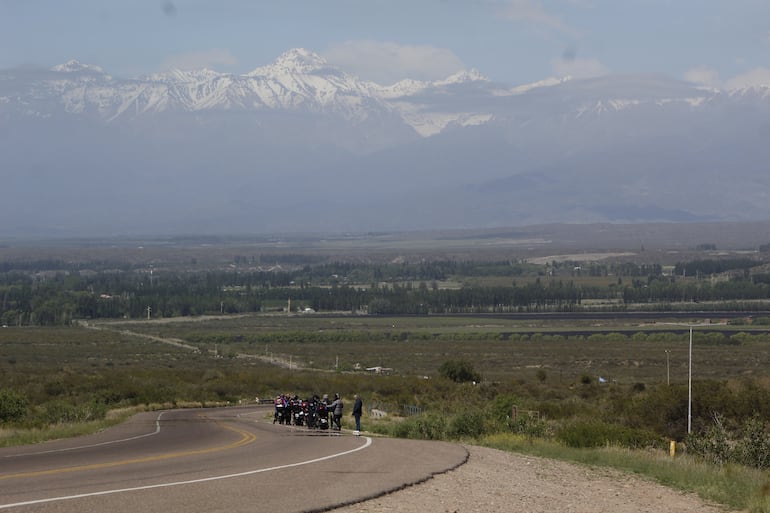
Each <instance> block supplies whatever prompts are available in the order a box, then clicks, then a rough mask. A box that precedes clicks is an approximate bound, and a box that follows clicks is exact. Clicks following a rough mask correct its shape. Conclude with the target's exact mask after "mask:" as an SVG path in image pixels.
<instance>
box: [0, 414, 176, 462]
mask: <svg viewBox="0 0 770 513" xmlns="http://www.w3.org/2000/svg"><path fill="white" fill-rule="evenodd" d="M164 413H166V412H165V411H162V412H160V414H159V415H158V418H156V419H155V431H153V432H151V433H145V434H143V435H137V436H132V437H130V438H121V439H120V440H110V441H109V442H100V443H98V444H91V445H79V446H77V447H67V448H66V449H51V450H50V451H38V452H25V453H23V454H10V455H8V456H3V458H19V457H22V456H35V455H38V454H51V453H54V452H67V451H77V450H78V449H88V448H89V447H100V446H102V445H111V444H118V443H123V442H130V441H131V440H138V439H140V438H145V437H147V436H153V435H157V434H158V433H160V418H161V417H162V416H163V414H164Z"/></svg>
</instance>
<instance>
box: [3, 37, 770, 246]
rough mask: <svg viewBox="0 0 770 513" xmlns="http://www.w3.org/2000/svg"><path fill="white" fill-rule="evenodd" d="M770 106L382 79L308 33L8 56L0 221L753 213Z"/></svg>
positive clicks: (743, 100) (176, 227) (583, 219)
mask: <svg viewBox="0 0 770 513" xmlns="http://www.w3.org/2000/svg"><path fill="white" fill-rule="evenodd" d="M769 120H770V88H767V87H753V88H744V89H740V90H727V91H722V90H714V89H706V88H701V87H696V86H693V85H692V84H688V83H686V82H683V81H679V80H674V79H671V78H669V77H666V76H665V75H660V74H626V75H605V76H601V77H595V78H591V79H581V80H578V79H574V78H569V77H564V78H559V79H546V80H544V81H541V82H538V83H534V84H528V85H519V86H513V87H512V86H510V85H507V84H499V83H495V82H493V81H491V80H488V79H487V78H486V77H484V75H483V74H482V73H481V72H479V71H477V70H473V69H471V70H466V71H460V72H458V73H456V74H454V75H451V76H449V77H447V78H445V79H442V80H435V81H432V82H426V81H417V80H410V79H406V80H402V81H400V82H397V83H395V84H390V85H380V84H376V83H374V82H370V81H366V80H360V79H359V78H357V77H355V76H354V75H351V74H349V73H347V72H345V71H344V70H342V69H339V68H337V67H335V66H331V65H329V63H328V62H326V61H325V60H324V59H323V58H322V57H321V56H320V55H318V54H315V53H313V52H311V51H309V50H303V49H294V50H290V51H289V52H286V53H284V54H282V55H281V56H279V57H278V58H277V59H276V60H275V61H274V62H273V63H271V64H268V65H266V66H261V67H257V68H255V69H254V70H252V71H250V72H248V73H245V74H232V73H219V72H216V71H213V70H206V69H203V70H187V71H183V70H171V71H167V72H164V73H157V74H153V75H148V76H144V77H139V78H132V79H123V78H115V77H113V76H111V75H109V74H108V72H107V71H105V70H104V69H102V68H100V67H98V66H93V65H88V64H83V63H81V62H78V61H75V60H72V61H68V62H66V63H63V64H61V65H58V66H54V67H53V68H51V69H47V70H29V69H25V70H3V71H0V129H2V131H3V134H4V137H2V138H0V154H1V155H3V166H2V168H3V170H4V171H5V173H4V175H5V176H4V178H5V181H4V183H3V188H4V189H3V193H4V197H3V201H2V202H0V216H2V217H3V218H4V219H11V220H13V222H12V223H10V224H8V225H6V226H4V227H0V236H2V235H3V234H18V233H24V234H27V233H36V234H41V235H52V234H53V235H56V234H66V235H73V234H76V233H77V232H87V233H94V234H99V235H112V234H114V233H129V232H130V233H139V232H143V231H148V232H152V233H178V232H195V231H205V232H208V233H223V232H234V231H235V232H240V233H243V232H249V231H253V232H259V233H265V232H275V231H326V232H328V231H343V232H344V231H370V230H396V231H404V230H431V229H439V228H464V229H465V228H467V229H475V228H490V227H495V226H511V225H514V226H518V225H531V224H541V223H564V222H567V223H597V222H624V223H626V222H631V223H632V222H649V221H655V222H683V221H685V222H692V221H722V222H742V221H755V220H765V219H770V174H768V173H767V172H766V170H767V167H766V163H767V162H769V161H770V145H768V144H766V141H767V136H768V135H770V121H769Z"/></svg>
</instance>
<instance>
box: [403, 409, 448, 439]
mask: <svg viewBox="0 0 770 513" xmlns="http://www.w3.org/2000/svg"><path fill="white" fill-rule="evenodd" d="M446 431H447V420H446V416H444V415H441V414H438V413H426V414H423V415H415V416H413V417H409V418H408V419H406V420H404V421H403V422H400V423H398V424H396V426H395V427H394V428H393V436H396V437H398V438H412V439H417V440H443V439H444V438H445V437H446Z"/></svg>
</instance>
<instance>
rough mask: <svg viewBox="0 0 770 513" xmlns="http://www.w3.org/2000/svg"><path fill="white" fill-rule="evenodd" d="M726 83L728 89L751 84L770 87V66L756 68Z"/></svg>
mask: <svg viewBox="0 0 770 513" xmlns="http://www.w3.org/2000/svg"><path fill="white" fill-rule="evenodd" d="M725 85H726V86H727V88H728V89H741V88H744V87H751V86H767V87H770V68H754V69H753V70H751V71H748V72H746V73H743V74H742V75H738V76H737V77H733V78H731V79H730V80H728V81H727V83H726V84H725Z"/></svg>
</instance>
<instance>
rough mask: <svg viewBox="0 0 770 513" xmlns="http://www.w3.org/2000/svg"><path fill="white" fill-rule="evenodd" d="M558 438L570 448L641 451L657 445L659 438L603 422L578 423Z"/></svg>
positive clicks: (569, 425)
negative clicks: (607, 446) (612, 447)
mask: <svg viewBox="0 0 770 513" xmlns="http://www.w3.org/2000/svg"><path fill="white" fill-rule="evenodd" d="M557 438H558V439H559V440H561V441H562V442H564V444H566V445H567V446H569V447H575V448H590V447H602V446H604V445H613V446H619V447H626V448H629V449H639V448H643V447H649V446H654V445H657V443H658V442H659V438H658V437H657V436H656V435H654V434H652V433H650V432H648V431H644V430H641V429H634V428H629V427H626V426H620V425H617V424H608V423H606V422H601V421H578V422H573V423H571V424H568V425H566V426H564V427H563V428H562V429H561V430H559V432H558V434H557Z"/></svg>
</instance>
